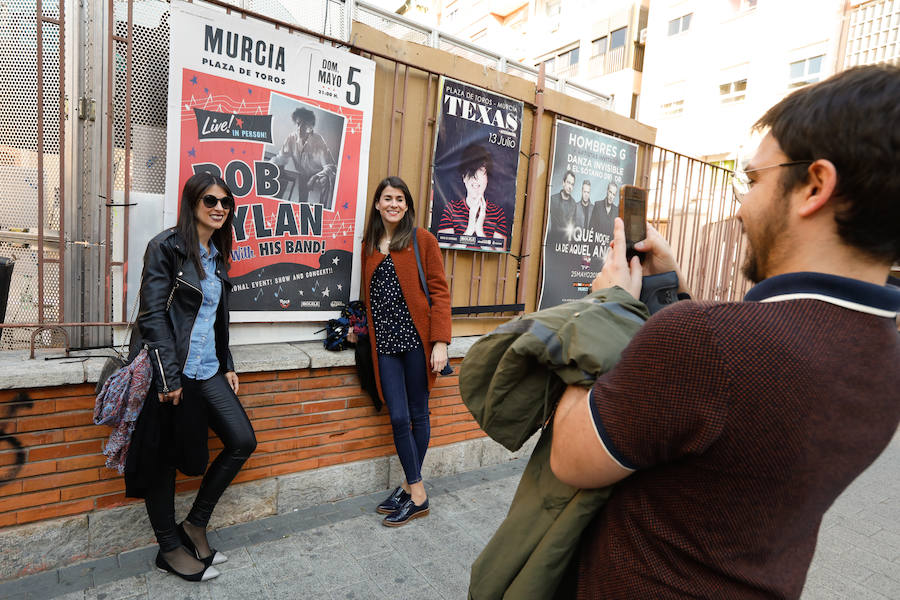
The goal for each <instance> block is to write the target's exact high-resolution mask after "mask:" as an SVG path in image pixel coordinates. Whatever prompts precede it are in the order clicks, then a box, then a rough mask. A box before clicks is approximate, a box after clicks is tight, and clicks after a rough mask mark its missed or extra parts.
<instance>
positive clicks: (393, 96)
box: [387, 62, 400, 175]
mask: <svg viewBox="0 0 900 600" xmlns="http://www.w3.org/2000/svg"><path fill="white" fill-rule="evenodd" d="M399 77H400V63H397V62H395V63H394V87H393V88H392V89H391V122H390V125H389V128H388V147H387V171H388V174H389V175H394V174H396V173H395V171H392V170H391V152H393V150H394V118H395V117H396V116H397V81H398V79H399ZM398 145H399V144H398ZM399 153H400V152H399V150H398V152H397V154H398V155H399ZM397 163H398V165H399V163H400V158H399V156H398V157H397Z"/></svg>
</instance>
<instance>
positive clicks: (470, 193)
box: [438, 144, 509, 249]
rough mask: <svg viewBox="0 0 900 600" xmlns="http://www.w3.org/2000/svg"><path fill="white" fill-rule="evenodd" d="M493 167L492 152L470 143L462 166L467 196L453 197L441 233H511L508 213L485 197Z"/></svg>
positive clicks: (502, 235)
mask: <svg viewBox="0 0 900 600" xmlns="http://www.w3.org/2000/svg"><path fill="white" fill-rule="evenodd" d="M493 168H494V162H493V160H492V159H491V155H490V153H489V152H488V151H487V150H485V149H484V147H483V146H481V145H480V144H469V145H468V146H466V148H465V149H464V150H463V151H462V157H461V159H460V163H459V169H458V173H459V176H460V178H461V179H462V183H463V186H465V190H466V197H465V198H463V199H460V200H450V201H449V202H447V203H446V204H445V205H444V210H443V212H442V213H441V220H440V222H439V223H438V233H449V234H454V235H464V236H475V237H479V238H493V239H500V240H506V238H507V237H508V235H509V234H508V229H507V223H506V215H505V213H504V212H503V209H502V208H500V207H499V206H497V204H495V203H494V202H492V201H491V200H488V199H487V197H486V196H485V193H486V191H487V187H488V182H489V180H490V177H491V174H492V171H493ZM460 247H469V248H477V247H478V245H477V244H475V245H473V244H468V245H467V244H460ZM504 249H505V243H504Z"/></svg>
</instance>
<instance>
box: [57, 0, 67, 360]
mask: <svg viewBox="0 0 900 600" xmlns="http://www.w3.org/2000/svg"><path fill="white" fill-rule="evenodd" d="M65 47H66V3H65V0H60V1H59V48H60V52H59V246H58V249H59V251H58V255H57V261H58V263H59V264H58V266H59V275H58V277H59V286H58V287H59V289H58V298H59V318H58V319H57V320H58V321H65V320H66V317H65V314H66V272H65V263H66V239H65V231H66V152H65V147H66V144H65V142H66V112H67V111H66V85H65V84H66V53H65V51H64V48H65ZM67 335H68V334H67ZM66 346H67V347H68V342H67V343H66Z"/></svg>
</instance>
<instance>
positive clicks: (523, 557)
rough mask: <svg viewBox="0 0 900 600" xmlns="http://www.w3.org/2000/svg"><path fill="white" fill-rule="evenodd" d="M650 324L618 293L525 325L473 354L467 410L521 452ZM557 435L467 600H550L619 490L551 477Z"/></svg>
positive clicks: (540, 451)
mask: <svg viewBox="0 0 900 600" xmlns="http://www.w3.org/2000/svg"><path fill="white" fill-rule="evenodd" d="M648 317H649V313H648V312H647V308H646V307H645V306H644V305H643V304H642V303H641V302H639V301H638V300H636V299H635V298H634V297H632V296H631V295H630V294H629V293H627V292H626V291H625V290H623V289H621V288H618V287H613V288H609V289H606V290H599V291H597V292H594V293H591V294H589V295H587V296H586V297H585V298H583V299H581V300H578V301H575V302H569V303H567V304H562V305H560V306H555V307H553V308H549V309H545V310H542V311H538V312H535V313H531V314H528V315H523V316H520V317H517V318H515V319H513V320H511V321H509V322H508V323H504V324H503V325H501V326H500V327H498V328H497V329H496V330H495V331H494V332H493V333H490V334H488V335H485V336H484V337H482V338H481V339H480V340H478V342H476V343H475V344H474V345H473V346H472V348H471V349H470V350H469V352H468V353H467V354H466V357H465V359H464V360H463V363H462V367H461V369H460V374H459V389H460V394H461V395H462V399H463V402H464V403H465V404H466V406H467V407H468V409H469V411H470V412H471V413H472V415H473V416H474V417H475V420H476V421H478V424H479V425H480V426H481V428H482V429H484V431H485V433H487V434H488V435H489V436H490V437H491V438H492V439H494V440H495V441H497V442H499V443H500V444H502V445H503V446H505V447H506V448H507V449H508V450H512V451H515V450H518V449H519V448H520V447H521V446H522V444H524V443H525V441H526V440H528V439H529V438H530V437H531V436H532V435H533V434H534V433H535V432H536V431H537V430H538V429H540V428H541V427H542V426H544V425H545V424H546V423H547V422H548V419H549V417H550V415H551V414H552V411H553V409H554V408H555V406H556V403H557V402H558V401H559V398H560V396H561V395H562V393H563V391H564V390H565V388H566V386H568V385H582V386H585V387H590V386H591V385H593V383H594V380H595V379H596V378H597V377H598V376H600V375H601V374H603V373H605V372H606V371H608V370H609V369H610V368H611V367H612V366H613V365H614V364H615V363H616V362H618V360H619V356H620V354H621V352H622V350H623V349H624V348H625V346H626V345H628V342H629V341H630V340H631V338H632V337H633V336H634V334H635V333H637V331H638V329H640V327H641V325H643V323H644V321H646V320H647V318H648ZM551 432H552V428H551V427H547V428H546V429H544V431H543V433H542V434H541V438H540V439H539V440H538V443H537V446H536V447H535V449H534V452H533V453H532V456H531V458H530V459H529V461H528V465H527V466H526V468H525V472H524V473H523V475H522V480H521V481H520V482H519V487H518V489H517V490H516V494H515V497H514V498H513V502H512V505H511V506H510V509H509V513H508V514H507V516H506V519H505V520H504V521H503V523H502V524H501V525H500V527H499V529H498V530H497V532H496V533H495V534H494V537H493V538H492V539H491V541H490V542H488V544H487V546H486V547H485V549H484V550H483V551H482V553H481V555H480V556H479V557H478V559H477V560H476V561H475V563H474V564H473V565H472V577H471V580H470V582H469V598H472V599H474V600H492V599H499V598H504V599H507V600H509V599H516V598H552V597H553V596H554V594H555V593H556V591H557V589H558V587H559V585H560V583H561V581H562V578H563V576H564V575H565V572H566V569H567V567H568V565H569V562H570V560H571V558H572V556H573V554H574V552H575V550H576V548H577V547H578V541H579V539H580V537H581V532H582V531H583V530H584V528H585V527H586V526H587V525H588V523H589V522H590V520H591V519H592V518H593V516H594V514H595V513H596V512H597V510H599V509H600V508H601V507H602V506H603V504H604V502H605V501H606V499H607V498H608V496H609V492H610V489H611V488H601V489H597V490H581V489H578V488H574V487H572V486H569V485H566V484H564V483H562V482H561V481H559V480H558V479H557V478H556V477H555V476H554V475H553V473H552V472H551V470H550V441H551Z"/></svg>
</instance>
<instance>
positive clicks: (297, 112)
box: [291, 108, 316, 126]
mask: <svg viewBox="0 0 900 600" xmlns="http://www.w3.org/2000/svg"><path fill="white" fill-rule="evenodd" d="M291 121H293V122H294V123H300V122H301V121H302V122H304V123H309V124H310V125H313V126H315V124H316V113H314V112H313V111H311V110H309V109H308V108H295V109H294V112H292V113H291Z"/></svg>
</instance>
